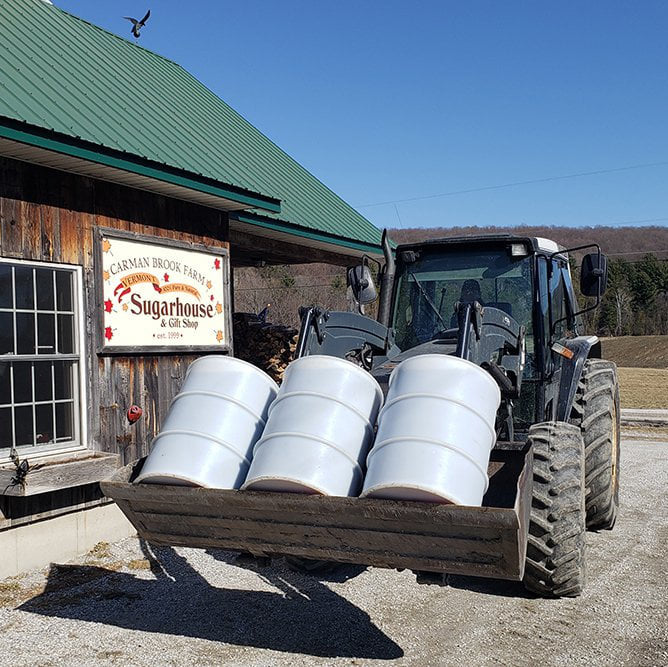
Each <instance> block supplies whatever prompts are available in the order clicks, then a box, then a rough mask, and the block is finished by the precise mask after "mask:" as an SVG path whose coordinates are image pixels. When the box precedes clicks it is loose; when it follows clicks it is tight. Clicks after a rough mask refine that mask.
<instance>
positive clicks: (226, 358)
mask: <svg viewBox="0 0 668 667" xmlns="http://www.w3.org/2000/svg"><path fill="white" fill-rule="evenodd" d="M207 359H210V360H215V361H216V362H220V361H222V362H224V363H225V364H228V365H229V364H237V365H241V366H245V367H247V368H250V369H252V371H253V372H254V373H255V374H256V375H258V376H261V377H262V378H263V379H264V380H266V382H267V383H268V384H269V385H270V386H271V388H272V389H273V390H274V391H275V392H276V393H278V384H276V382H274V380H272V379H271V377H269V375H267V373H265V372H264V371H263V370H262V369H261V368H258V367H257V366H255V365H253V364H251V363H250V362H248V361H244V360H243V359H239V357H231V356H230V355H228V354H207V355H205V356H203V357H199V358H197V359H195V361H193V362H192V363H191V364H190V366H188V370H187V371H186V376H187V375H188V373H190V369H191V368H192V367H193V366H194V365H195V364H199V363H201V362H203V361H206V360H207Z"/></svg>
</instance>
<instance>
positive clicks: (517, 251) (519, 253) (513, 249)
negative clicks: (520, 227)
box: [510, 243, 529, 257]
mask: <svg viewBox="0 0 668 667" xmlns="http://www.w3.org/2000/svg"><path fill="white" fill-rule="evenodd" d="M510 254H511V256H512V257H526V256H527V255H528V254H529V251H528V250H527V247H526V245H524V243H511V244H510Z"/></svg>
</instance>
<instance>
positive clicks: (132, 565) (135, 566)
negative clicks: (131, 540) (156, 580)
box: [128, 558, 151, 570]
mask: <svg viewBox="0 0 668 667" xmlns="http://www.w3.org/2000/svg"><path fill="white" fill-rule="evenodd" d="M150 569H151V563H149V562H148V560H146V558H141V559H139V560H131V561H130V562H129V563H128V570H150Z"/></svg>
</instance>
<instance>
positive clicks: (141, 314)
mask: <svg viewBox="0 0 668 667" xmlns="http://www.w3.org/2000/svg"><path fill="white" fill-rule="evenodd" d="M100 249H101V253H100V254H101V257H102V262H101V269H102V275H101V276H100V277H101V279H102V280H101V283H102V311H103V313H102V317H103V349H105V350H107V349H108V350H113V349H114V348H124V349H127V348H141V349H144V348H148V349H150V348H165V347H189V348H192V347H195V348H199V349H202V348H206V349H217V348H220V349H224V348H227V347H228V346H229V331H228V319H227V314H226V307H227V303H226V299H227V271H229V267H228V264H227V254H226V252H225V251H220V252H219V253H217V252H215V251H207V250H194V249H193V250H191V249H187V248H184V247H181V246H174V245H163V244H159V243H155V242H153V241H150V242H149V241H146V240H144V239H143V238H141V239H140V238H137V239H126V238H120V237H118V236H116V235H109V236H107V235H104V234H103V235H102V236H101V238H100Z"/></svg>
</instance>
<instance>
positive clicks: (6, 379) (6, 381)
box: [0, 364, 12, 447]
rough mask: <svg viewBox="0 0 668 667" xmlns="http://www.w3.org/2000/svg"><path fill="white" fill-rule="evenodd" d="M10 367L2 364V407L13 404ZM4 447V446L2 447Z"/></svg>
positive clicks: (0, 385) (0, 378) (0, 379)
mask: <svg viewBox="0 0 668 667" xmlns="http://www.w3.org/2000/svg"><path fill="white" fill-rule="evenodd" d="M9 373H10V365H9V364H0V405H3V404H4V405H8V404H9V403H11V402H12V395H11V380H10V376H9ZM0 447H2V445H0Z"/></svg>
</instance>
